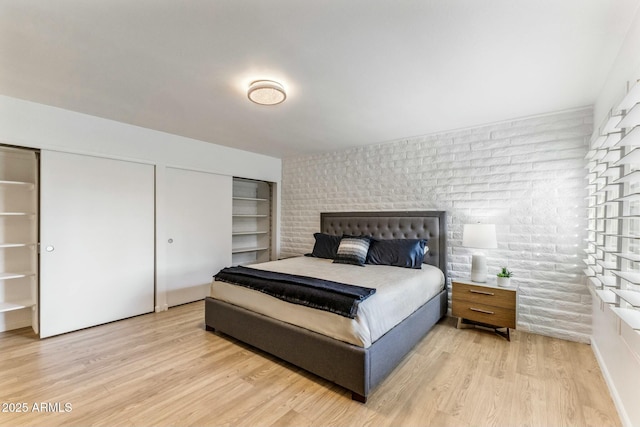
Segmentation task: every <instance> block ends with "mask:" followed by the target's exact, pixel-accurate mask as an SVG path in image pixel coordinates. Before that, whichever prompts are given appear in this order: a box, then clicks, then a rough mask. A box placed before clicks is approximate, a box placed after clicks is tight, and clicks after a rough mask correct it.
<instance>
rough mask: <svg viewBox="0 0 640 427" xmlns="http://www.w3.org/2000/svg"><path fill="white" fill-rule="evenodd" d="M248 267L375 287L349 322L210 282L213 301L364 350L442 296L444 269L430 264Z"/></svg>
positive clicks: (299, 262) (300, 260)
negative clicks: (428, 303) (412, 265)
mask: <svg viewBox="0 0 640 427" xmlns="http://www.w3.org/2000/svg"><path fill="white" fill-rule="evenodd" d="M250 267H251V268H257V269H261V270H269V271H276V272H279V273H289V274H298V275H301V276H311V277H319V278H323V279H326V280H333V281H335V282H342V283H347V284H350V285H357V286H365V287H368V288H375V289H376V293H375V294H373V295H372V296H370V297H369V298H367V299H366V300H364V301H363V302H361V303H360V306H359V307H358V315H357V316H356V318H355V319H349V318H348V317H344V316H340V315H338V314H335V313H330V312H328V311H323V310H318V309H314V308H309V307H306V306H303V305H298V304H291V303H288V302H286V301H282V300H280V299H278V298H275V297H272V296H270V295H266V294H264V293H262V292H258V291H254V290H251V289H248V288H245V287H242V286H236V285H231V284H229V283H225V282H219V281H214V282H213V283H212V284H211V297H213V298H216V299H219V300H222V301H226V302H229V303H231V304H234V305H237V306H240V307H244V308H246V309H249V310H252V311H255V312H258V313H261V314H263V315H266V316H269V317H272V318H274V319H278V320H281V321H283V322H287V323H291V324H294V325H298V326H301V327H303V328H306V329H309V330H311V331H314V332H318V333H320V334H323V335H326V336H329V337H332V338H335V339H338V340H340V341H344V342H348V343H351V344H354V345H357V346H359V347H364V348H367V347H369V346H370V345H371V344H373V343H374V342H375V341H376V340H377V339H378V338H380V337H381V336H383V335H384V334H385V333H386V332H387V331H389V330H390V329H391V328H393V327H394V326H395V325H397V324H398V323H400V322H401V321H402V320H404V319H405V318H406V317H408V316H409V315H410V314H411V313H413V312H414V311H415V310H416V309H418V308H419V307H420V306H422V305H423V304H424V303H425V302H427V301H429V300H430V299H431V298H432V297H434V296H435V295H437V294H438V293H440V291H442V289H444V283H445V278H444V274H443V273H442V271H440V269H438V268H436V267H434V266H431V265H428V264H423V265H422V269H419V270H418V269H410V268H401V267H391V266H384V265H366V266H365V267H360V266H356V265H348V264H333V262H332V260H327V259H320V258H311V257H296V258H289V259H285V260H281V261H271V262H266V263H262V264H254V265H251V266H250Z"/></svg>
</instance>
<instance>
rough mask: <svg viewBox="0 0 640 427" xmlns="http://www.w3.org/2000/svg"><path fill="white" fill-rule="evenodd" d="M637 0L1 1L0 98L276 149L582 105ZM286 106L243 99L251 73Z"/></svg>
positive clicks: (340, 143) (316, 147)
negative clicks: (268, 82)
mask: <svg viewBox="0 0 640 427" xmlns="http://www.w3.org/2000/svg"><path fill="white" fill-rule="evenodd" d="M639 5H640V0H528V1H524V0H422V1H406V0H405V1H403V0H396V1H391V0H323V1H311V0H271V1H265V0H242V1H239V0H238V1H233V0H224V1H223V0H199V1H198V0H189V1H187V0H182V1H181V0H93V1H86V0H56V1H50V0H2V1H0V94H3V95H8V96H12V97H16V98H21V99H26V100H30V101H34V102H39V103H42V104H48V105H52V106H57V107H61V108H65V109H69V110H74V111H79V112H83V113H87V114H91V115H95V116H99V117H104V118H109V119H113V120H117V121H121V122H125V123H130V124H135V125H139V126H143V127H147V128H152V129H157V130H161V131H165V132H169V133H173V134H178V135H183V136H187V137H191V138H196V139H200V140H204V141H208V142H212V143H215V144H221V145H227V146H231V147H236V148H240V149H244V150H249V151H254V152H258V153H263V154H267V155H271V156H275V157H286V156H292V155H300V154H306V153H312V152H318V151H327V150H337V149H342V148H346V147H353V146H359V145H364V144H374V143H380V142H386V141H391V140H397V139H400V138H404V137H410V136H416V135H425V134H429V133H433V132H439V131H445V130H450V129H457V128H461V127H468V126H475V125H480V124H485V123H490V122H495V121H500V120H506V119H511V118H517V117H522V116H527V115H533V114H540V113H546V112H551V111H558V110H563V109H569V108H575V107H581V106H585V105H590V104H593V102H594V101H595V99H596V97H597V96H598V94H599V92H600V89H601V88H602V86H603V84H604V82H605V80H606V77H607V73H608V71H609V70H610V68H611V65H612V63H613V61H614V59H615V57H616V54H617V52H618V49H619V48H620V46H621V44H622V42H623V40H624V37H625V34H626V31H627V29H628V28H629V25H630V23H631V21H632V20H633V18H634V16H635V14H636V13H637V11H638V6H639ZM258 78H270V79H276V80H278V81H280V82H281V83H282V84H283V85H284V86H285V87H286V89H287V91H288V98H287V100H286V101H285V102H284V103H283V104H280V105H277V106H273V107H264V106H258V105H255V104H253V103H251V102H250V101H248V100H247V97H246V86H247V85H248V84H249V83H250V82H251V81H252V80H255V79H258Z"/></svg>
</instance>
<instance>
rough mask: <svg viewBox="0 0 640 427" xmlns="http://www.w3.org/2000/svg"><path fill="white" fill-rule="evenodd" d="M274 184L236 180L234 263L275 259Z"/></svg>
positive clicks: (234, 188)
mask: <svg viewBox="0 0 640 427" xmlns="http://www.w3.org/2000/svg"><path fill="white" fill-rule="evenodd" d="M271 227H272V184H271V183H268V182H264V181H255V180H250V179H245V178H234V179H233V227H232V241H233V244H232V257H233V258H232V263H233V265H247V264H254V263H259V262H266V261H269V260H271V259H272V251H271V243H272V240H271V234H272V233H271Z"/></svg>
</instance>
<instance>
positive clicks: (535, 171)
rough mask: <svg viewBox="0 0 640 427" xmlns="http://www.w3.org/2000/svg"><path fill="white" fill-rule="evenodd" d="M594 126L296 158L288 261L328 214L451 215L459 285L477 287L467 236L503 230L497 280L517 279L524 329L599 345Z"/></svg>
mask: <svg viewBox="0 0 640 427" xmlns="http://www.w3.org/2000/svg"><path fill="white" fill-rule="evenodd" d="M592 127H593V125H592V110H591V109H590V108H588V109H581V110H577V111H569V112H561V113H555V114H549V115H544V116H537V117H532V118H525V119H520V120H515V121H510V122H503V123H498V124H492V125H487V126H482V127H477V128H473V129H465V130H460V131H453V132H448V133H442V134H438V135H429V136H423V137H415V138H410V139H406V140H399V141H395V142H390V143H385V144H379V145H369V146H365V147H359V148H354V149H349V150H344V151H337V152H330V153H322V154H315V155H309V156H304V157H297V158H286V159H284V160H283V170H282V173H283V176H282V218H281V220H282V222H281V227H282V228H281V230H282V232H281V236H282V240H281V252H282V254H283V255H294V254H303V253H307V252H310V251H311V248H312V247H313V242H314V240H313V233H314V232H316V231H318V229H319V223H320V212H336V211H377V210H446V211H447V212H448V221H449V223H448V227H449V236H448V238H449V253H448V254H449V275H450V278H465V277H468V275H469V270H470V266H471V254H472V250H471V249H467V248H463V247H461V244H462V228H463V225H464V224H465V223H474V222H483V223H494V224H496V228H497V234H498V249H495V250H486V251H485V253H486V255H487V261H488V264H489V274H490V275H495V274H496V273H497V272H498V270H499V268H500V266H508V267H509V269H511V270H512V271H514V274H515V276H514V278H513V279H512V284H513V285H518V287H519V306H518V328H519V329H521V330H527V331H531V332H534V333H538V334H542V335H548V336H552V337H557V338H563V339H569V340H573V341H579V342H588V341H589V335H590V332H591V298H590V294H589V292H588V290H587V288H586V285H585V280H584V276H583V273H582V270H583V265H582V264H583V262H582V259H583V253H584V252H583V247H584V246H583V241H584V239H585V238H586V232H585V229H586V226H587V221H586V207H587V206H586V200H585V197H586V190H585V181H584V176H585V171H584V166H585V160H584V157H585V154H586V152H587V147H588V140H589V137H590V136H591V132H592ZM448 283H449V284H450V280H449V282H448Z"/></svg>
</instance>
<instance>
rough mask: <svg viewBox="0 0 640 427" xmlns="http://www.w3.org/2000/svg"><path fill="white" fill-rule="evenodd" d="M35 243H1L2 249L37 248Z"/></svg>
mask: <svg viewBox="0 0 640 427" xmlns="http://www.w3.org/2000/svg"><path fill="white" fill-rule="evenodd" d="M35 245H36V244H35V243H0V249H1V248H26V247H28V246H35Z"/></svg>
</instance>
